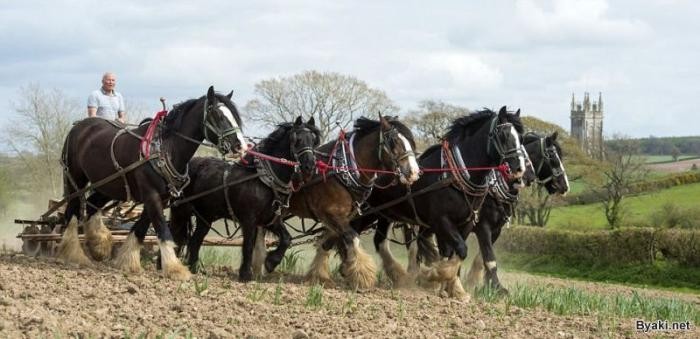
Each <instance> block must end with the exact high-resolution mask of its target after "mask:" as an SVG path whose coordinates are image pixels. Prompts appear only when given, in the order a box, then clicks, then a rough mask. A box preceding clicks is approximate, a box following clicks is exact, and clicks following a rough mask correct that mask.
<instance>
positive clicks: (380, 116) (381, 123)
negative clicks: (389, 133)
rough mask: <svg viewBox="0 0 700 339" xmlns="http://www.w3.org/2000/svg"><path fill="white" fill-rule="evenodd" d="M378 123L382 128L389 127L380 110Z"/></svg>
mask: <svg viewBox="0 0 700 339" xmlns="http://www.w3.org/2000/svg"><path fill="white" fill-rule="evenodd" d="M379 124H380V125H381V126H382V129H389V128H391V125H390V124H389V121H388V120H386V119H385V118H384V116H383V115H382V112H379Z"/></svg>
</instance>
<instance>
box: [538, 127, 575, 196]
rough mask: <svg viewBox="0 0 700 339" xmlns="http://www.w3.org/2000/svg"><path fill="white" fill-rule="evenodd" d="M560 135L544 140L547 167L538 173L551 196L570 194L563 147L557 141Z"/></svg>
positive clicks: (556, 134)
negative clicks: (563, 158) (563, 159)
mask: <svg viewBox="0 0 700 339" xmlns="http://www.w3.org/2000/svg"><path fill="white" fill-rule="evenodd" d="M557 136H558V133H557V132H554V133H552V135H550V136H547V137H545V138H544V142H543V152H542V153H543V155H544V163H545V164H546V166H542V169H541V170H540V172H542V173H538V174H537V177H538V179H539V181H540V182H541V183H543V184H544V187H545V188H547V192H549V194H554V193H558V194H561V195H565V194H566V193H568V192H569V178H568V177H567V176H566V170H565V169H564V162H563V161H562V157H563V156H564V154H563V153H562V149H561V145H559V142H558V141H557Z"/></svg>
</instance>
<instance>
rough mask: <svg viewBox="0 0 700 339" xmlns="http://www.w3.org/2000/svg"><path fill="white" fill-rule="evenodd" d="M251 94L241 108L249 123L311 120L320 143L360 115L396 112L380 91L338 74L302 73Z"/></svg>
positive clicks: (260, 85)
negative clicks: (296, 118)
mask: <svg viewBox="0 0 700 339" xmlns="http://www.w3.org/2000/svg"><path fill="white" fill-rule="evenodd" d="M255 94H256V95H257V98H255V99H253V100H251V101H249V102H248V103H247V104H246V106H245V112H246V114H247V116H248V117H249V118H250V119H251V120H253V121H258V122H262V123H265V124H278V123H280V122H284V121H292V120H294V118H295V117H296V116H298V115H300V114H302V115H304V116H305V117H306V118H310V117H314V119H315V120H316V125H317V126H318V127H319V129H320V130H321V132H322V134H323V140H324V141H325V140H328V139H329V138H330V136H331V134H335V132H337V131H338V129H339V128H340V127H342V128H345V129H347V128H349V127H351V126H352V123H353V122H354V120H355V119H356V118H359V117H360V116H362V115H365V116H376V114H377V113H378V112H381V113H382V114H384V115H393V114H395V113H397V112H398V110H399V108H398V107H397V106H396V105H394V103H393V102H392V101H391V99H389V97H388V96H387V95H386V93H384V91H382V90H379V89H374V88H370V87H369V85H367V83H365V82H364V81H362V80H359V79H357V78H355V77H352V76H347V75H342V74H338V73H329V72H326V73H320V72H317V71H306V72H303V73H300V74H296V75H292V76H289V77H280V78H273V79H268V80H263V81H261V82H259V83H257V84H256V85H255Z"/></svg>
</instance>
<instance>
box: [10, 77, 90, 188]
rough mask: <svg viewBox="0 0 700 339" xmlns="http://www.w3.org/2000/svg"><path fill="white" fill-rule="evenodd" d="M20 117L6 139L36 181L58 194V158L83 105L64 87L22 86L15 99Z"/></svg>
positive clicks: (15, 120)
mask: <svg viewBox="0 0 700 339" xmlns="http://www.w3.org/2000/svg"><path fill="white" fill-rule="evenodd" d="M12 106H13V107H14V110H15V112H16V113H17V116H18V118H16V119H13V120H12V121H11V123H10V124H9V125H8V126H7V127H6V129H5V140H6V142H7V143H8V145H9V146H10V147H11V148H12V149H13V150H14V152H15V153H16V155H17V157H18V158H19V159H20V161H21V162H22V163H23V164H24V166H26V168H27V170H28V172H30V174H31V176H32V178H33V179H34V183H36V184H38V185H42V186H44V185H47V186H48V187H45V186H44V188H49V189H50V191H51V193H52V194H54V195H57V194H58V193H59V192H60V187H61V186H62V185H61V183H62V180H61V175H62V172H61V167H60V163H59V159H60V157H61V149H62V147H63V141H64V139H65V137H66V135H67V134H68V131H69V130H70V128H71V127H72V122H73V121H74V120H75V119H76V118H79V117H80V116H81V115H80V113H79V112H80V108H81V106H80V105H79V104H78V102H77V101H76V100H75V99H72V98H68V97H67V96H66V95H65V94H64V93H63V92H62V91H61V90H59V89H52V90H44V89H42V88H41V87H40V86H39V85H38V84H29V85H27V86H25V87H21V88H20V89H19V99H18V101H16V102H12Z"/></svg>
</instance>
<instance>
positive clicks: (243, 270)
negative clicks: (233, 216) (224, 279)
mask: <svg viewBox="0 0 700 339" xmlns="http://www.w3.org/2000/svg"><path fill="white" fill-rule="evenodd" d="M239 222H240V225H241V230H242V232H243V247H242V249H241V251H242V254H243V255H242V258H241V266H240V268H239V269H238V280H239V281H241V282H248V281H251V280H253V268H252V259H253V258H252V257H253V251H254V247H255V239H256V238H257V237H258V226H257V225H256V224H255V222H254V221H252V220H240V219H239Z"/></svg>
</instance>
